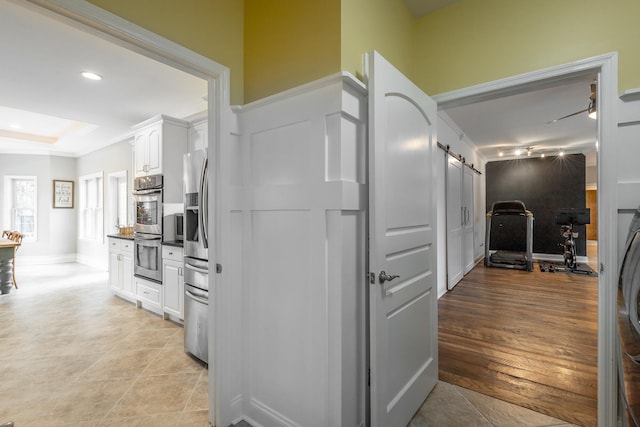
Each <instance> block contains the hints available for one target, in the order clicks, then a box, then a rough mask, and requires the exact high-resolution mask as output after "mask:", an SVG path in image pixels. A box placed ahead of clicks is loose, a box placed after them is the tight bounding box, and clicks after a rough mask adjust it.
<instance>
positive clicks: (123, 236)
mask: <svg viewBox="0 0 640 427" xmlns="http://www.w3.org/2000/svg"><path fill="white" fill-rule="evenodd" d="M107 237H113V238H115V239H124V240H133V233H127V234H121V233H115V234H107Z"/></svg>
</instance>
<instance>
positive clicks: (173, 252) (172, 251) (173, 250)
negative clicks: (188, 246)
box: [162, 245, 184, 262]
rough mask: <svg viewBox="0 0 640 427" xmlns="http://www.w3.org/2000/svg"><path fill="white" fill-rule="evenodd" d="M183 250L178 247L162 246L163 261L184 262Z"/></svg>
mask: <svg viewBox="0 0 640 427" xmlns="http://www.w3.org/2000/svg"><path fill="white" fill-rule="evenodd" d="M183 254H184V252H183V249H182V248H179V247H176V246H164V245H163V246H162V259H168V260H171V261H177V262H182V261H183Z"/></svg>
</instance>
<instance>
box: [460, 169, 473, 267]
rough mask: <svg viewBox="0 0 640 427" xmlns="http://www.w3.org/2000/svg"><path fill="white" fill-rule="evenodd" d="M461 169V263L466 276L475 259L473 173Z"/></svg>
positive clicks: (470, 170)
mask: <svg viewBox="0 0 640 427" xmlns="http://www.w3.org/2000/svg"><path fill="white" fill-rule="evenodd" d="M462 169H463V171H462V172H463V175H462V207H463V210H462V212H463V222H462V261H463V266H464V274H467V273H468V272H470V271H471V269H473V266H474V264H475V262H474V261H475V257H474V256H473V249H474V244H473V234H474V219H473V175H474V174H475V172H474V171H473V170H472V169H471V168H468V167H463V168H462Z"/></svg>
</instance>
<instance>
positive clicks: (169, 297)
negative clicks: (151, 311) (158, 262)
mask: <svg viewBox="0 0 640 427" xmlns="http://www.w3.org/2000/svg"><path fill="white" fill-rule="evenodd" d="M182 269H183V267H182V264H181V263H179V262H175V261H167V260H165V261H163V262H162V280H163V286H162V288H163V291H164V311H165V312H166V313H169V314H172V315H174V316H176V317H178V318H180V319H183V317H184V316H183V299H184V296H183V292H184V290H183V289H184V278H183V276H182Z"/></svg>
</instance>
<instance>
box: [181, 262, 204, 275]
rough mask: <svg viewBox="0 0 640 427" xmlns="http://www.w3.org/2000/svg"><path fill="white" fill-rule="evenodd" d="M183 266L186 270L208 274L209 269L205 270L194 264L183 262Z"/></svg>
mask: <svg viewBox="0 0 640 427" xmlns="http://www.w3.org/2000/svg"><path fill="white" fill-rule="evenodd" d="M184 268H186V269H187V270H192V271H196V272H198V273H204V274H209V270H207V269H206V268H198V267H196V266H194V265H191V264H187V263H185V264H184Z"/></svg>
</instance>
